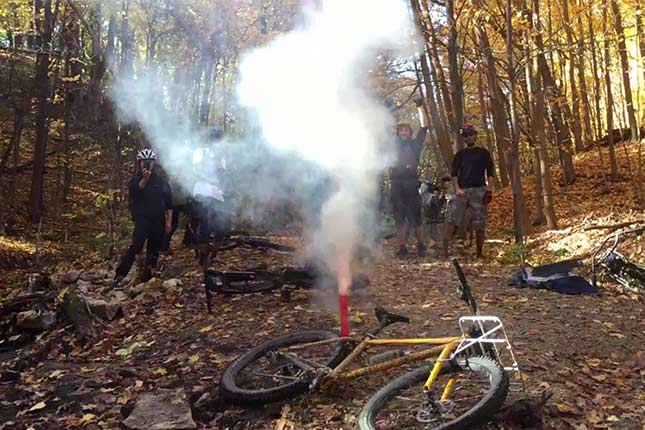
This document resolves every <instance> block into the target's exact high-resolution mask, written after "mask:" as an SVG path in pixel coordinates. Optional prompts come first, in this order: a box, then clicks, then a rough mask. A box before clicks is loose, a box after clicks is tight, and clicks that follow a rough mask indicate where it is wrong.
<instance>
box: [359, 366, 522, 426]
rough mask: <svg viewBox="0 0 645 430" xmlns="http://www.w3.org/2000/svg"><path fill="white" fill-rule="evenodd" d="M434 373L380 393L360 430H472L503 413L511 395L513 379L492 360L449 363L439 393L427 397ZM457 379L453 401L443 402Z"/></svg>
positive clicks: (418, 374) (418, 373) (410, 377)
mask: <svg viewBox="0 0 645 430" xmlns="http://www.w3.org/2000/svg"><path fill="white" fill-rule="evenodd" d="M431 370H432V366H425V367H421V368H419V369H416V370H414V371H412V372H409V373H406V374H405V375H402V376H400V377H399V378H397V379H395V380H393V381H392V382H390V383H389V384H388V385H386V386H385V387H383V388H382V389H381V390H379V391H378V392H377V393H376V394H375V395H374V396H373V397H372V398H371V399H370V400H369V401H368V402H367V404H366V405H365V407H364V408H363V410H362V411H361V414H360V415H359V417H358V425H359V429H360V430H394V429H397V430H410V429H424V430H442V429H470V428H473V427H476V426H478V425H481V424H483V423H485V422H486V421H487V420H488V419H489V418H490V417H491V416H492V415H493V414H494V413H495V412H497V410H499V408H500V407H501V406H502V404H503V403H504V400H505V399H506V395H507V394H508V384H509V381H508V375H507V374H506V372H505V371H504V369H503V368H502V366H501V365H500V364H499V363H498V362H497V361H495V360H493V359H491V358H488V357H471V358H468V359H459V360H456V361H455V362H453V363H450V364H446V365H445V366H444V367H443V368H442V370H441V373H440V375H439V378H438V379H437V381H436V382H435V385H434V387H436V388H433V390H432V391H433V392H431V393H424V390H423V385H424V384H425V381H426V380H427V379H428V375H429V374H430V372H431ZM453 376H457V378H458V379H457V383H456V385H455V389H454V391H453V392H452V395H451V396H450V399H449V400H445V401H441V400H440V397H441V391H442V390H443V388H444V386H445V385H446V382H447V381H448V379H449V378H450V377H453ZM466 379H468V380H466Z"/></svg>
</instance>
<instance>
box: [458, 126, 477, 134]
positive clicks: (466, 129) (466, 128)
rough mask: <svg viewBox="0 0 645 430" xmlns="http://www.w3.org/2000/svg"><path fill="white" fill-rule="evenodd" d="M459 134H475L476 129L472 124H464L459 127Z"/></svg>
mask: <svg viewBox="0 0 645 430" xmlns="http://www.w3.org/2000/svg"><path fill="white" fill-rule="evenodd" d="M459 134H461V135H462V136H468V135H471V134H477V129H476V128H475V126H474V125H472V124H464V125H463V126H462V127H461V128H460V129H459Z"/></svg>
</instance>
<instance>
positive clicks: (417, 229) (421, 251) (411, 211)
mask: <svg viewBox="0 0 645 430" xmlns="http://www.w3.org/2000/svg"><path fill="white" fill-rule="evenodd" d="M406 206H407V211H406V212H407V213H406V217H407V219H408V223H409V225H410V228H411V229H412V230H413V231H414V236H415V237H416V239H417V254H418V255H419V257H423V256H425V253H426V246H425V242H424V240H423V228H422V224H423V223H422V219H421V196H420V195H419V191H418V188H417V184H411V185H410V186H409V188H408V190H407V193H406Z"/></svg>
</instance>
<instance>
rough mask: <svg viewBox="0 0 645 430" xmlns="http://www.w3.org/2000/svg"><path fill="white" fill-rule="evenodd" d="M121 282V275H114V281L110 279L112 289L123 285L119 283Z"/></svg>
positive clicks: (118, 288)
mask: <svg viewBox="0 0 645 430" xmlns="http://www.w3.org/2000/svg"><path fill="white" fill-rule="evenodd" d="M122 282H123V276H115V277H114V281H112V289H113V290H120V289H121V288H123V285H121V283H122Z"/></svg>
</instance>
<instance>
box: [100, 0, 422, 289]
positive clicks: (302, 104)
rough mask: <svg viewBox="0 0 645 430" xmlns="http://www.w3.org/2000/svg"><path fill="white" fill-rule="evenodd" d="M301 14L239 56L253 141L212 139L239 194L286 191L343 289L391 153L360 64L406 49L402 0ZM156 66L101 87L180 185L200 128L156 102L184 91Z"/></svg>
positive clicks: (334, 0) (356, 2)
mask: <svg viewBox="0 0 645 430" xmlns="http://www.w3.org/2000/svg"><path fill="white" fill-rule="evenodd" d="M303 16H304V19H303V21H302V22H301V23H300V25H299V26H297V28H295V29H294V30H292V31H291V32H289V33H286V34H283V35H282V36H279V37H278V38H276V39H275V40H273V41H272V42H270V43H269V44H267V45H266V46H264V47H261V48H258V49H255V50H252V51H250V52H247V53H245V54H243V55H242V57H241V63H240V69H239V76H240V83H239V86H238V95H239V102H240V104H241V105H242V106H244V107H245V108H247V109H248V111H249V116H250V117H251V118H253V120H255V121H257V126H258V127H259V130H260V132H261V138H260V139H259V142H258V139H254V140H248V139H247V140H245V139H238V141H236V142H232V143H231V145H218V146H217V148H221V151H226V152H228V153H227V154H226V155H227V156H228V157H229V158H231V159H232V161H233V163H234V164H236V165H237V167H238V168H237V169H235V174H234V175H233V178H231V183H232V184H233V186H234V188H235V191H236V193H237V194H238V195H239V196H241V197H242V198H247V199H250V200H253V201H256V202H260V203H261V202H267V201H270V200H272V199H274V198H276V197H280V198H288V199H290V200H295V201H296V202H297V203H298V205H300V206H301V207H302V208H303V209H304V212H305V213H307V214H308V216H307V221H308V223H309V226H310V233H309V234H308V237H307V239H308V245H309V252H310V253H311V254H313V255H315V256H317V257H319V258H320V259H321V260H322V261H323V262H324V264H325V265H326V266H327V267H328V268H329V269H331V270H332V271H333V272H334V273H336V274H337V275H338V279H339V284H340V285H341V286H342V288H344V289H346V288H347V287H348V285H349V282H350V279H351V273H350V263H351V260H352V255H353V253H354V250H355V248H356V247H357V246H358V245H360V244H362V245H365V246H371V245H372V243H373V242H372V238H373V234H374V233H373V232H374V223H375V217H374V215H375V203H376V191H377V187H378V179H377V178H378V175H379V173H380V172H381V171H382V170H383V169H385V168H386V167H387V166H388V164H389V163H390V162H391V160H392V157H393V152H392V149H393V148H392V146H391V144H390V140H391V136H390V130H391V125H392V124H391V121H392V119H391V117H390V115H389V113H388V112H387V110H386V109H385V108H384V107H383V106H382V101H380V100H378V99H376V98H375V97H374V96H373V95H372V94H371V93H370V88H369V86H370V85H369V84H370V83H369V77H370V73H369V72H370V69H371V68H374V67H377V66H378V61H379V59H380V58H381V57H380V56H381V55H382V54H384V53H385V54H386V55H398V56H407V55H411V54H412V53H413V48H414V46H413V41H414V34H413V25H412V23H411V20H410V15H409V11H408V9H407V7H406V5H405V3H404V2H403V1H402V0H351V1H347V0H323V1H320V2H319V5H318V6H309V7H306V8H305V9H304V11H303ZM172 67H175V66H172ZM164 76H168V74H163V73H148V74H146V75H145V76H136V77H126V76H117V77H116V78H115V80H114V82H113V84H112V87H111V92H110V95H111V98H112V99H113V100H114V102H115V104H116V106H117V108H118V111H119V112H120V114H121V115H122V118H123V119H124V120H126V121H131V122H136V123H138V124H140V126H141V127H142V128H143V130H144V132H145V134H146V135H147V137H148V138H149V139H150V140H151V141H152V142H153V145H154V147H155V148H156V149H157V150H158V151H159V153H160V156H161V157H162V160H163V164H164V167H165V168H166V169H167V170H168V171H169V173H170V174H171V175H174V176H175V177H177V178H179V179H180V180H181V181H184V182H185V184H186V187H187V188H189V187H190V185H189V184H190V180H191V178H190V173H191V171H192V165H191V164H190V163H191V162H190V157H189V156H188V154H190V153H192V151H193V149H194V148H195V147H197V146H200V145H201V142H202V141H203V133H202V130H200V129H199V128H198V127H196V126H195V124H194V122H193V121H192V120H191V119H190V118H189V117H188V116H187V115H182V114H181V113H179V112H177V111H171V110H170V108H168V107H164V106H167V103H164V100H165V99H166V98H167V95H168V94H177V93H182V92H184V93H186V94H187V91H186V89H185V88H182V87H181V85H180V83H177V82H175V81H172V82H171V81H170V80H169V79H164V78H163V77H164ZM177 85H179V86H180V87H179V88H176V86H177Z"/></svg>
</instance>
